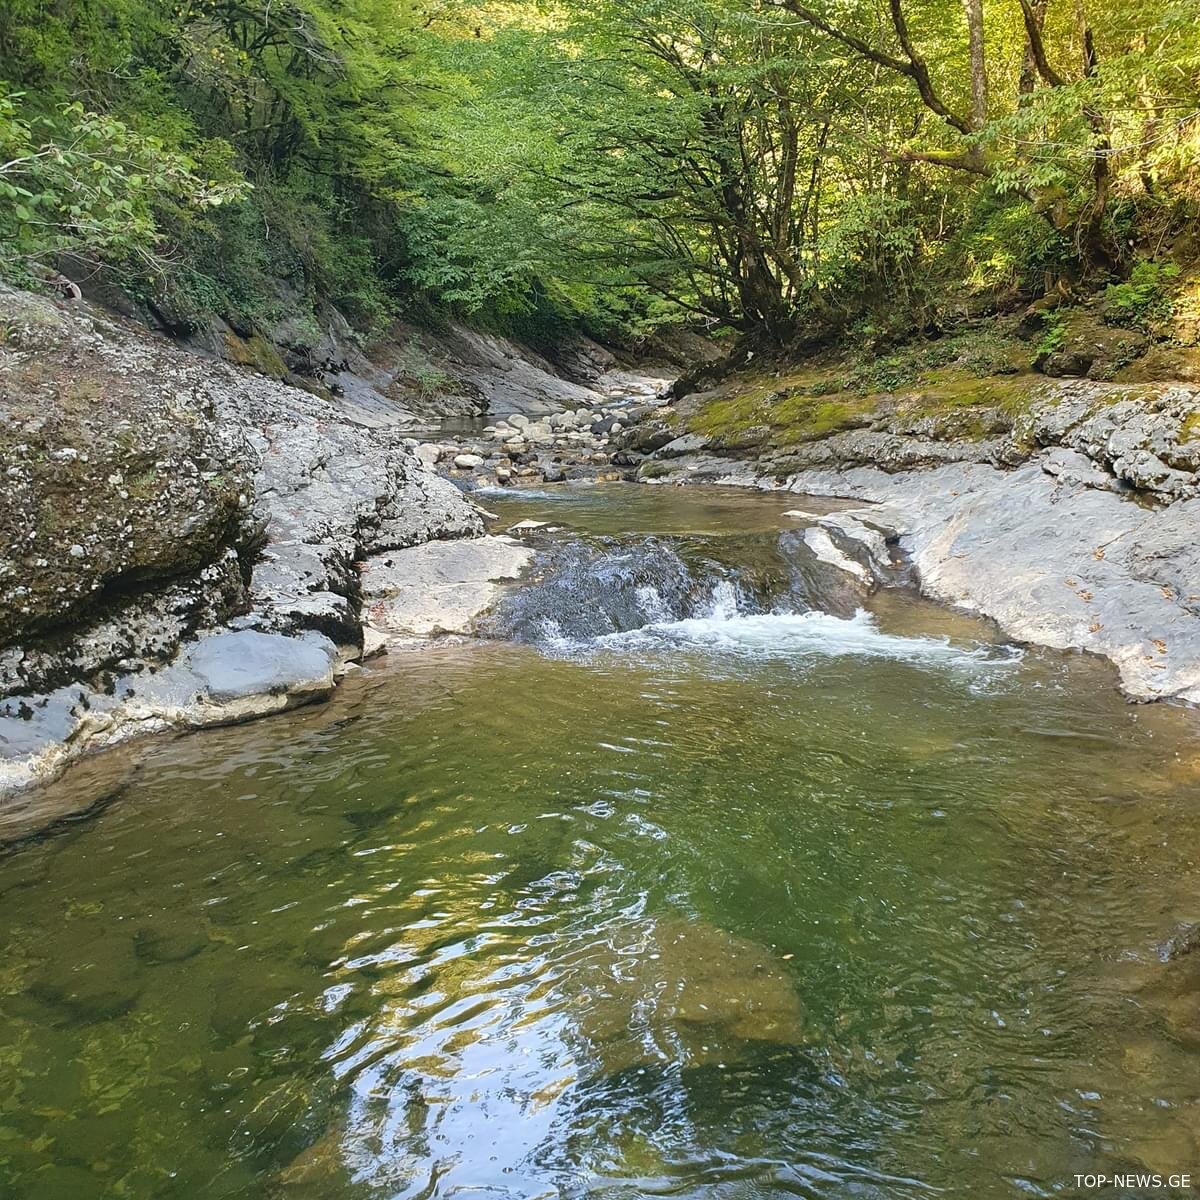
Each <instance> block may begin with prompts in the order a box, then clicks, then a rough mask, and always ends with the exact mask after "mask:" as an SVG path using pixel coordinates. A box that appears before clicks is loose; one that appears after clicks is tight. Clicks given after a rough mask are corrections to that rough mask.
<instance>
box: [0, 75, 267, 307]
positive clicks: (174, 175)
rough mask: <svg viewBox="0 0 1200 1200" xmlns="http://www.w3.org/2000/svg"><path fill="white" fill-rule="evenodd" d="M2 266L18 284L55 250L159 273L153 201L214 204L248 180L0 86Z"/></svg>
mask: <svg viewBox="0 0 1200 1200" xmlns="http://www.w3.org/2000/svg"><path fill="white" fill-rule="evenodd" d="M0 164H2V165H0V262H2V264H3V267H2V269H3V270H4V272H5V273H6V274H7V275H9V276H10V277H11V278H13V279H14V280H15V281H16V282H19V283H22V282H23V283H28V282H30V281H32V280H33V279H34V278H35V277H36V275H37V273H38V272H37V267H38V265H39V264H41V265H43V266H45V265H52V264H53V263H54V261H55V260H56V259H57V258H59V257H60V256H63V255H67V256H72V257H75V258H78V259H81V260H84V261H89V262H105V263H109V264H114V265H121V264H129V263H136V264H137V265H138V267H139V268H140V269H141V270H143V271H149V272H161V271H162V270H163V268H164V265H165V264H164V260H163V257H162V254H161V245H160V240H161V235H160V230H159V226H158V222H157V220H156V216H155V206H156V205H157V204H160V203H165V202H171V203H174V204H177V205H181V206H185V207H188V208H193V209H211V208H215V207H216V206H218V205H221V204H224V203H226V202H228V201H230V200H233V199H236V198H237V197H239V196H240V195H242V194H244V192H245V190H246V184H245V181H244V180H242V179H240V178H238V177H236V176H233V175H228V176H226V177H225V178H224V179H205V178H202V177H201V176H200V175H198V174H197V173H196V172H195V169H194V168H195V163H194V162H193V161H192V160H191V159H190V158H189V157H188V156H187V155H185V154H182V153H180V152H178V151H174V150H169V149H167V148H166V147H165V146H164V145H163V144H162V143H161V142H160V141H158V139H156V138H152V137H145V136H143V135H141V134H138V133H135V132H134V131H133V130H132V129H130V128H129V127H128V126H127V125H125V124H124V123H123V122H122V121H119V120H117V119H116V118H115V117H109V116H102V115H100V114H98V113H94V112H89V111H87V110H86V109H84V107H83V105H81V104H66V105H63V106H61V107H60V108H58V109H55V110H52V111H50V112H48V113H39V112H37V111H36V110H34V109H32V108H30V107H29V106H27V104H26V98H25V96H24V95H23V94H22V93H20V92H13V91H10V90H8V89H7V88H6V87H5V86H4V85H0Z"/></svg>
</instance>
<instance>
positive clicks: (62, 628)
mask: <svg viewBox="0 0 1200 1200" xmlns="http://www.w3.org/2000/svg"><path fill="white" fill-rule="evenodd" d="M0 335H2V336H0V416H2V418H3V424H2V426H0V479H2V481H3V498H4V503H3V505H2V506H0V802H3V810H4V813H3V824H4V826H5V828H6V829H7V830H8V831H9V832H13V831H17V832H19V831H20V830H21V829H23V828H24V827H26V826H27V825H30V824H32V825H36V824H38V823H40V819H39V817H38V815H37V805H38V801H37V798H36V797H32V798H31V797H30V796H29V795H27V794H25V795H24V796H23V798H22V794H24V793H26V789H28V788H29V787H30V786H31V785H34V784H39V783H44V782H46V781H48V780H50V779H52V778H53V777H54V776H55V775H56V774H58V773H59V772H60V771H61V770H62V768H63V767H64V766H65V765H66V764H68V763H69V762H71V761H73V760H74V759H76V758H78V757H80V756H81V755H83V754H84V753H86V752H88V751H90V750H94V749H98V748H101V747H106V746H111V745H113V744H115V743H117V742H120V741H123V740H125V739H127V738H129V737H130V736H132V735H134V734H136V733H141V732H153V731H161V730H167V729H179V728H189V727H198V726H204V725H212V724H220V723H226V722H231V721H240V720H245V719H248V718H250V717H253V716H258V715H262V714H265V713H270V712H274V711H278V710H280V709H283V708H286V707H289V706H291V705H294V704H297V703H303V702H305V701H308V700H312V699H314V698H319V697H321V696H324V695H326V694H328V692H329V691H330V689H331V688H332V687H333V686H334V684H335V682H336V680H337V678H338V677H339V675H340V674H341V673H343V672H344V671H345V670H346V669H348V667H349V665H352V664H353V663H354V662H355V661H357V660H359V659H360V658H361V657H362V656H363V655H364V653H372V652H375V651H376V650H378V649H379V648H380V646H381V644H382V643H384V642H386V641H387V640H389V639H392V638H396V637H402V636H405V635H408V634H427V633H430V632H434V631H450V632H454V631H459V630H462V629H465V628H466V626H467V624H468V623H469V621H470V620H471V618H472V617H473V616H474V614H475V613H476V612H478V611H479V610H480V609H482V608H483V607H484V606H486V604H487V603H488V601H489V600H490V599H491V597H492V596H493V595H494V593H495V586H496V581H497V580H502V579H510V578H513V577H515V576H516V575H517V574H518V573H519V571H520V569H521V568H522V567H523V565H524V564H525V563H526V562H527V560H528V557H529V551H528V550H527V549H525V548H524V547H523V546H521V545H519V544H518V543H517V542H515V541H513V540H511V539H505V538H496V537H485V536H483V533H484V526H483V518H482V515H481V512H480V510H479V509H478V508H477V507H476V506H475V505H474V504H472V503H471V502H470V501H469V500H468V499H467V498H465V497H464V495H463V494H462V492H461V491H460V490H459V489H458V488H457V487H455V486H454V485H453V484H451V483H450V482H448V481H447V480H445V479H443V478H441V477H439V476H438V475H437V474H436V473H435V472H434V471H433V470H431V469H430V467H429V465H428V462H427V458H426V456H425V455H422V454H418V453H416V452H415V451H416V449H417V447H418V446H419V444H420V443H419V441H418V439H417V438H414V437H411V436H409V431H410V429H411V427H413V426H414V425H416V424H418V423H419V422H420V421H422V420H424V421H428V419H429V414H421V415H416V414H414V413H413V412H412V411H411V410H410V409H408V408H405V407H403V406H401V405H399V404H393V405H391V406H390V407H389V406H388V405H387V404H386V403H383V401H382V398H381V397H380V396H379V395H376V394H373V395H371V396H368V397H366V399H365V400H364V399H362V398H357V397H356V395H355V394H353V389H346V388H341V389H339V392H340V394H333V393H330V392H328V391H325V392H324V394H315V393H314V392H310V391H306V390H302V389H300V388H297V387H293V386H290V385H288V384H286V383H283V382H280V381H278V380H274V379H270V378H267V377H264V376H263V375H261V374H259V373H257V372H251V371H248V370H244V369H240V368H238V367H236V366H233V365H231V364H229V363H226V362H221V361H215V360H214V359H212V358H210V357H207V356H203V355H200V354H196V353H194V352H189V351H188V350H186V349H183V348H181V347H180V346H179V345H177V344H176V343H174V342H172V341H170V340H168V339H166V338H162V337H157V336H155V335H153V334H151V333H149V332H147V331H146V330H145V328H144V327H142V326H141V325H139V324H138V323H136V322H134V321H131V320H128V319H126V318H122V317H119V316H116V315H114V314H112V313H110V312H108V311H106V310H104V309H100V308H97V307H94V306H91V305H89V304H86V303H82V302H78V301H76V302H64V301H54V300H51V299H49V298H46V297H40V296H35V295H31V294H28V293H23V292H17V291H13V290H9V289H0ZM498 353H499V351H498ZM517 357H518V356H517V355H516V354H515V352H513V351H512V349H511V347H510V348H509V351H508V360H507V361H508V362H509V372H508V373H509V374H512V373H513V372H515V373H516V375H517V376H518V377H519V386H517V387H516V388H515V390H514V391H513V392H512V393H511V394H509V395H508V401H507V403H508V404H509V405H510V411H514V412H515V411H516V410H517V409H518V408H522V407H523V408H529V409H535V410H538V409H543V410H544V409H546V408H549V407H554V406H555V404H558V403H564V402H566V401H568V400H569V401H570V402H571V403H572V404H573V405H575V406H580V405H581V397H582V396H587V397H589V398H592V399H595V400H596V401H600V400H601V399H602V395H603V393H602V392H600V391H591V390H589V389H585V388H582V387H581V386H580V385H577V384H573V383H571V382H570V381H567V380H564V379H558V381H557V385H553V386H552V385H551V384H547V380H551V379H552V377H551V376H550V375H549V374H548V373H547V372H548V370H549V368H548V366H547V365H546V364H539V363H536V362H524V361H523V360H522V362H523V365H522V366H521V368H520V369H519V370H518V369H517V367H516V366H514V360H515V359H516V358H517ZM543 367H545V369H543ZM535 376H536V380H534V377H535ZM505 378H506V375H505V374H504V373H503V372H497V373H496V374H494V375H493V376H492V382H493V385H494V387H495V390H496V395H497V396H498V397H499V396H502V395H505V394H506V393H503V390H502V384H503V380H504V379H505ZM534 382H536V383H537V385H538V387H539V388H540V389H541V390H537V391H536V394H535V389H534ZM556 390H557V392H558V393H559V394H558V395H557V398H556V399H555V398H553V396H554V393H555V391H556ZM321 391H322V389H318V392H321ZM514 419H520V418H517V417H515V418H514Z"/></svg>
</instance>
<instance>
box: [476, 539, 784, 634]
mask: <svg viewBox="0 0 1200 1200" xmlns="http://www.w3.org/2000/svg"><path fill="white" fill-rule="evenodd" d="M682 541H683V539H680V540H678V541H676V540H674V539H669V538H657V537H647V538H641V539H637V540H634V541H622V540H619V539H613V538H605V539H600V540H599V541H598V542H596V543H591V542H585V541H570V542H566V543H564V544H562V545H561V546H556V547H554V548H552V549H550V550H548V551H546V552H544V554H543V556H542V561H541V563H540V567H541V570H540V571H539V574H538V576H537V578H536V579H535V581H534V582H533V583H532V584H530V585H528V586H526V587H524V588H521V589H520V590H518V591H516V592H513V593H511V594H510V595H509V596H508V597H506V598H505V599H504V600H503V601H501V603H500V604H499V605H498V606H497V608H496V609H495V610H494V611H493V612H492V614H491V616H490V617H489V618H488V619H487V620H486V621H485V623H484V626H483V630H482V631H483V632H484V633H487V634H488V635H490V636H493V637H502V638H508V639H510V640H512V641H518V642H532V643H535V644H542V643H563V642H580V641H586V640H589V639H592V638H597V637H602V636H604V635H606V634H613V633H624V632H627V631H629V630H632V629H640V628H642V627H643V626H646V625H653V624H661V623H663V622H667V621H677V620H680V619H682V618H684V617H690V616H708V615H712V614H713V613H717V612H726V613H730V614H732V613H735V612H761V611H763V603H762V599H761V598H760V597H759V596H758V595H756V594H755V591H754V588H753V587H752V586H750V585H749V584H748V583H747V582H746V581H745V580H743V579H742V578H741V577H740V573H739V571H738V569H737V568H736V567H729V566H725V565H723V564H721V563H720V562H717V561H714V560H711V559H707V558H705V557H704V556H703V554H698V555H697V554H687V556H686V557H685V554H686V548H684V547H683V546H682V545H681V542H682ZM681 551H683V552H681Z"/></svg>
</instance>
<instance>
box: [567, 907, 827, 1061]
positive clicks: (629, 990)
mask: <svg viewBox="0 0 1200 1200" xmlns="http://www.w3.org/2000/svg"><path fill="white" fill-rule="evenodd" d="M569 987H570V992H571V997H570V1007H571V1012H572V1014H573V1017H574V1020H575V1024H576V1027H577V1030H578V1032H579V1034H580V1035H581V1036H582V1037H584V1038H585V1039H586V1040H587V1042H588V1043H589V1045H590V1049H591V1051H592V1054H593V1055H594V1056H595V1057H597V1058H598V1059H599V1061H600V1062H601V1063H602V1064H603V1071H604V1073H606V1074H615V1073H617V1072H618V1071H622V1070H627V1069H628V1068H630V1067H633V1066H636V1065H638V1064H640V1063H651V1064H655V1065H660V1064H662V1063H664V1062H671V1063H675V1064H678V1065H680V1066H683V1067H694V1066H701V1065H704V1064H708V1063H720V1062H723V1061H726V1060H729V1061H733V1060H735V1059H736V1058H737V1057H738V1056H739V1055H740V1054H741V1053H743V1052H744V1050H745V1047H746V1044H748V1043H755V1042H776V1043H780V1044H783V1045H798V1044H801V1043H802V1042H804V1040H805V1037H806V1027H807V1022H806V1020H805V1013H804V1006H803V1005H802V1004H801V1002H800V997H799V996H798V995H797V993H796V988H795V984H794V981H793V980H792V978H791V976H790V975H789V974H788V972H787V970H786V968H785V967H784V965H783V963H782V962H781V961H780V960H779V959H778V958H776V957H775V955H774V954H773V953H772V952H771V951H770V950H769V949H768V948H767V947H765V946H762V945H760V944H759V943H757V942H752V941H748V940H747V939H745V938H740V937H736V936H734V935H733V934H731V933H727V932H726V931H725V930H723V929H719V928H717V927H716V926H715V925H710V924H708V923H707V922H704V921H696V920H689V919H687V918H684V917H675V916H672V917H666V918H662V919H658V920H650V921H646V922H644V923H641V924H638V925H634V926H632V927H629V928H626V929H622V930H621V931H620V932H619V933H617V934H615V935H612V936H611V937H610V938H609V939H607V940H605V941H604V942H603V943H602V944H601V945H599V946H598V947H597V948H596V951H595V952H594V953H593V954H592V955H590V956H589V957H588V959H587V960H586V961H585V962H584V963H582V964H581V965H580V967H579V968H578V969H577V970H576V971H575V972H573V973H572V974H571V976H570V978H569Z"/></svg>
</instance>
